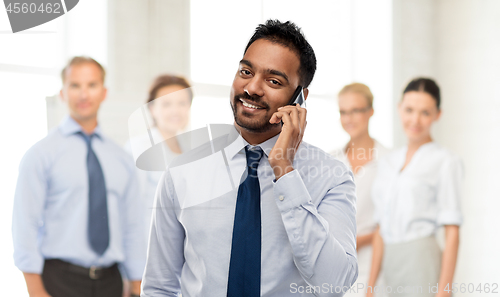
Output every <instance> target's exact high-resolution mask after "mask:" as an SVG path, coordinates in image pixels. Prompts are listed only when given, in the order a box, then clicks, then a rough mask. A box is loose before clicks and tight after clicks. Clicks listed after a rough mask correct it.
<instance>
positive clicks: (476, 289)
mask: <svg viewBox="0 0 500 297" xmlns="http://www.w3.org/2000/svg"><path fill="white" fill-rule="evenodd" d="M444 291H446V292H448V293H450V292H451V293H458V292H460V293H486V294H488V293H493V294H498V284H497V283H492V284H490V283H479V284H478V285H477V286H476V285H475V284H473V283H469V284H464V283H461V284H459V283H453V284H452V285H451V289H450V284H447V285H446V287H445V288H444Z"/></svg>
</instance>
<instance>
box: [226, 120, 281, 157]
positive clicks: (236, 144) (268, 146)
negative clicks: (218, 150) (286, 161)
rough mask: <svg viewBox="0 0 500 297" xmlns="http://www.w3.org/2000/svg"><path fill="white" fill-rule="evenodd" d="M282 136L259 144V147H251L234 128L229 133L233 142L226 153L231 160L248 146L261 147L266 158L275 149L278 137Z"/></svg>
mask: <svg viewBox="0 0 500 297" xmlns="http://www.w3.org/2000/svg"><path fill="white" fill-rule="evenodd" d="M279 136H280V134H279V133H278V134H277V135H275V136H273V137H271V138H269V139H268V140H266V141H264V142H262V143H260V144H257V145H251V144H249V143H248V141H246V140H245V139H244V138H243V137H242V136H241V134H240V133H239V132H238V130H236V127H234V125H233V128H232V129H231V130H230V131H229V135H228V139H229V141H230V142H231V143H230V144H229V145H228V146H227V147H226V148H225V150H226V153H227V156H228V158H229V159H233V158H234V157H235V156H236V155H237V154H238V153H240V152H242V151H243V150H244V149H245V147H246V146H247V145H248V146H250V147H254V146H259V147H260V148H261V149H262V150H263V151H264V154H266V157H268V156H269V153H270V152H271V150H272V149H273V147H274V145H275V144H276V141H277V140H278V137H279ZM232 139H235V140H234V141H231V140H232Z"/></svg>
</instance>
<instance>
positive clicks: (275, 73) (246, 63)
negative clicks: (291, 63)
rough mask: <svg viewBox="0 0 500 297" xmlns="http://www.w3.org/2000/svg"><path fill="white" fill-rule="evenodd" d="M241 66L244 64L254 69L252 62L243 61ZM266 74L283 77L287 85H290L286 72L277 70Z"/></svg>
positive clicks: (268, 71) (267, 71) (269, 70)
mask: <svg viewBox="0 0 500 297" xmlns="http://www.w3.org/2000/svg"><path fill="white" fill-rule="evenodd" d="M240 64H244V65H247V66H248V67H250V68H253V65H252V63H251V62H250V61H248V60H241V61H240ZM266 73H268V74H272V75H278V76H281V77H283V78H284V79H285V80H286V82H287V83H289V81H288V75H286V74H285V73H284V72H281V71H279V70H275V69H267V70H266Z"/></svg>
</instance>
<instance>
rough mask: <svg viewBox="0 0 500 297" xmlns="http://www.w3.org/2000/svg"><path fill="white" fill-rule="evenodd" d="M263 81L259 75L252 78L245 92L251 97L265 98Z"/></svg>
mask: <svg viewBox="0 0 500 297" xmlns="http://www.w3.org/2000/svg"><path fill="white" fill-rule="evenodd" d="M262 83H263V79H262V78H260V77H259V76H258V75H256V76H254V77H253V78H251V79H250V80H249V81H248V83H247V85H246V86H245V88H244V90H245V92H246V93H247V94H248V95H250V96H257V97H262V96H264V88H263V85H262Z"/></svg>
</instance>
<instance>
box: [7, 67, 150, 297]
mask: <svg viewBox="0 0 500 297" xmlns="http://www.w3.org/2000/svg"><path fill="white" fill-rule="evenodd" d="M61 75H62V82H63V87H62V90H61V92H60V95H61V98H62V100H63V101H64V102H65V103H66V104H67V107H68V110H69V115H68V116H66V117H65V118H64V119H63V121H62V122H61V123H60V124H59V126H58V127H57V128H55V129H53V130H51V131H49V133H48V135H47V136H46V137H45V138H44V139H42V140H41V141H39V142H38V143H36V144H35V145H33V146H32V147H31V148H30V149H29V150H28V151H27V152H26V154H25V155H24V157H23V159H22V161H21V164H20V167H19V177H18V180H17V187H16V192H15V198H14V213H13V223H12V225H13V226H12V232H13V242H14V261H15V264H16V266H17V267H18V268H19V269H20V270H21V271H22V272H23V274H24V277H25V280H26V284H27V287H28V293H29V294H30V296H37V297H38V296H43V297H46V296H53V297H67V296H72V297H78V296H82V297H86V296H87V297H88V296H102V297H112V296H116V297H121V295H122V277H121V275H120V272H119V269H118V264H122V265H123V266H124V269H125V271H126V273H127V277H128V278H129V279H131V280H133V282H132V287H131V291H132V293H133V294H134V295H133V296H136V295H138V294H139V293H140V280H141V277H142V273H143V271H144V265H145V253H146V249H145V247H144V245H142V244H141V243H140V242H138V241H137V237H138V236H140V235H141V233H142V232H143V230H144V227H143V225H142V223H143V221H142V219H141V218H140V217H138V216H137V215H136V210H137V209H138V207H139V206H140V201H139V200H138V199H137V197H138V195H139V187H138V182H137V180H136V176H135V170H134V166H133V162H132V159H131V158H130V157H129V156H128V155H127V154H126V153H125V151H123V150H122V149H121V148H120V147H119V146H118V145H116V144H115V143H113V142H112V141H111V140H110V139H108V138H107V137H106V136H105V135H104V134H103V133H102V131H101V128H100V126H99V125H98V121H97V113H98V110H99V107H100V105H101V103H102V102H103V101H104V99H105V98H106V94H107V89H106V87H105V86H104V78H105V71H104V68H103V67H102V66H101V65H100V64H99V63H98V62H97V61H95V60H94V59H92V58H89V57H74V58H73V59H71V60H70V62H69V63H68V64H67V66H66V67H65V68H64V69H63V71H62V74H61Z"/></svg>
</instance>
